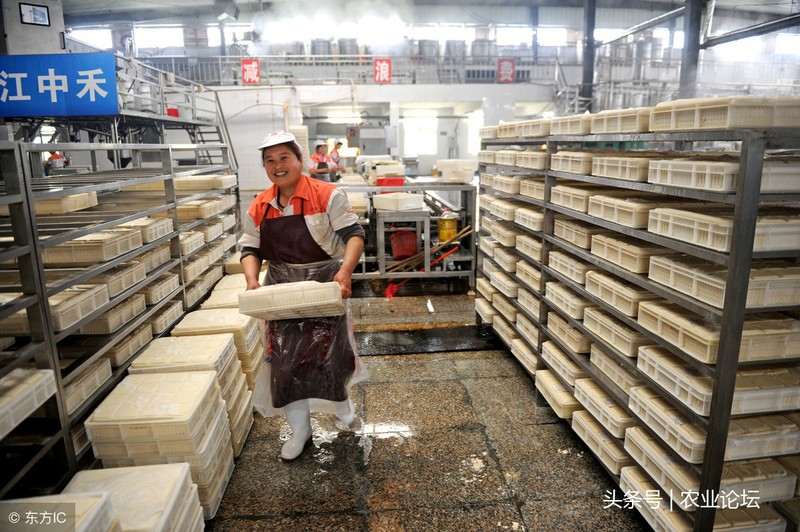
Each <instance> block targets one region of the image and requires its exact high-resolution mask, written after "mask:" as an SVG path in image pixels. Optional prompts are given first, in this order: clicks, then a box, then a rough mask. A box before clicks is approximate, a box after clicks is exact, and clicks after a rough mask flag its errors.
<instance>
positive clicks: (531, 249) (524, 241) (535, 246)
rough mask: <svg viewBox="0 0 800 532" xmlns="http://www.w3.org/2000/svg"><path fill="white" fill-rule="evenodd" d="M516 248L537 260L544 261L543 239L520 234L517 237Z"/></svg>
mask: <svg viewBox="0 0 800 532" xmlns="http://www.w3.org/2000/svg"><path fill="white" fill-rule="evenodd" d="M516 249H517V251H519V252H520V253H522V254H523V255H525V256H527V257H529V258H531V259H533V260H534V261H536V262H541V261H542V241H541V240H539V239H538V238H536V237H533V236H530V235H519V236H518V237H517V239H516Z"/></svg>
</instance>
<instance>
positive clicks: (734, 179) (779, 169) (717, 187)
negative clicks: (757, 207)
mask: <svg viewBox="0 0 800 532" xmlns="http://www.w3.org/2000/svg"><path fill="white" fill-rule="evenodd" d="M798 172H800V162H798V160H797V159H794V158H772V159H767V160H765V161H764V165H763V166H762V173H761V192H766V193H776V192H798V191H800V182H799V181H798V180H797V179H796V176H797V174H798ZM647 181H648V182H650V183H653V184H657V185H668V186H673V187H682V188H692V189H698V190H712V191H715V192H735V191H736V186H737V183H738V181H739V163H738V162H728V161H708V160H700V161H698V160H688V159H665V160H656V161H650V166H649V168H648V174H647Z"/></svg>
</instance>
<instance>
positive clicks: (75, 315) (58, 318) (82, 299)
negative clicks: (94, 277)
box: [0, 284, 108, 336]
mask: <svg viewBox="0 0 800 532" xmlns="http://www.w3.org/2000/svg"><path fill="white" fill-rule="evenodd" d="M21 296H22V294H18V293H4V294H0V304H5V303H11V302H13V301H14V300H16V299H17V298H19V297H21ZM48 302H49V304H50V314H51V315H52V317H53V327H54V328H55V330H56V331H62V330H64V329H66V328H68V327H70V326H72V325H75V324H76V323H78V322H79V321H80V320H82V319H83V318H84V317H85V316H88V315H89V314H91V313H92V312H94V311H95V310H97V309H98V308H100V307H102V306H103V305H105V304H106V303H108V289H107V288H106V285H104V284H99V285H75V286H72V287H70V288H67V289H65V290H63V291H61V292H59V293H57V294H55V295H52V296H50V297H49V298H48ZM0 333H2V334H6V335H20V336H27V335H30V324H29V322H28V314H27V311H26V310H25V309H23V310H20V311H17V312H15V313H14V314H12V315H11V316H8V317H7V318H5V319H4V320H2V322H0Z"/></svg>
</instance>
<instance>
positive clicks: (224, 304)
mask: <svg viewBox="0 0 800 532" xmlns="http://www.w3.org/2000/svg"><path fill="white" fill-rule="evenodd" d="M242 293H244V291H243V290H242V289H240V288H233V289H230V290H220V289H215V290H214V291H212V292H211V295H209V296H208V299H206V300H205V301H203V304H202V305H200V308H201V309H211V308H239V294H242Z"/></svg>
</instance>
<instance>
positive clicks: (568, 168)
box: [550, 151, 597, 174]
mask: <svg viewBox="0 0 800 532" xmlns="http://www.w3.org/2000/svg"><path fill="white" fill-rule="evenodd" d="M595 155H597V154H596V153H594V152H588V151H560V152H558V153H554V154H553V155H552V156H551V157H550V169H551V170H556V171H559V172H570V173H573V174H588V173H590V172H591V171H592V158H593V157H594V156H595Z"/></svg>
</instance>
